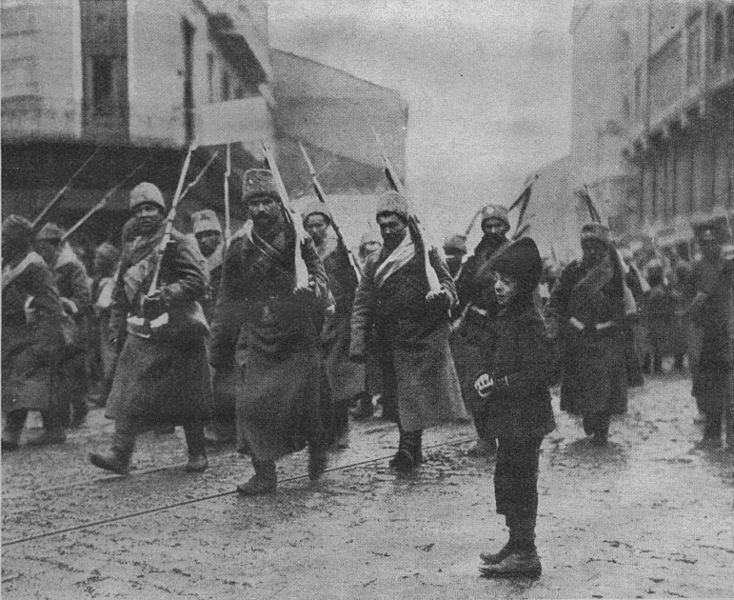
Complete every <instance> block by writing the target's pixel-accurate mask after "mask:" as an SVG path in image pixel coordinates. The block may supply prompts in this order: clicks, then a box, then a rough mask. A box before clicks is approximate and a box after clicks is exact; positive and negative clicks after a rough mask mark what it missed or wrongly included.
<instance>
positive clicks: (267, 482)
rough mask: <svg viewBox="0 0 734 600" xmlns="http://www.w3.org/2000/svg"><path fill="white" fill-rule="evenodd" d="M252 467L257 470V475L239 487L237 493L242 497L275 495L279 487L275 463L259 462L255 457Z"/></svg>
mask: <svg viewBox="0 0 734 600" xmlns="http://www.w3.org/2000/svg"><path fill="white" fill-rule="evenodd" d="M252 467H253V468H254V469H255V474H254V475H253V476H252V477H250V479H249V480H248V481H247V482H245V483H241V484H240V485H238V486H237V493H238V494H241V495H242V496H260V495H263V494H271V493H273V492H274V491H275V488H276V487H277V486H278V476H277V474H276V472H275V461H274V460H257V459H256V458H254V457H253V458H252Z"/></svg>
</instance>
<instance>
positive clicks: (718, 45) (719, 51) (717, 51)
mask: <svg viewBox="0 0 734 600" xmlns="http://www.w3.org/2000/svg"><path fill="white" fill-rule="evenodd" d="M713 36H714V47H713V52H712V53H711V58H712V60H713V62H714V63H717V62H719V61H721V59H722V58H724V15H722V14H721V13H719V12H717V13H716V15H715V16H714V24H713Z"/></svg>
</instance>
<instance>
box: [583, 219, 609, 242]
mask: <svg viewBox="0 0 734 600" xmlns="http://www.w3.org/2000/svg"><path fill="white" fill-rule="evenodd" d="M584 240H598V241H600V242H605V243H606V242H609V241H610V236H609V227H607V226H606V225H604V224H602V223H586V225H584V226H583V227H581V241H584Z"/></svg>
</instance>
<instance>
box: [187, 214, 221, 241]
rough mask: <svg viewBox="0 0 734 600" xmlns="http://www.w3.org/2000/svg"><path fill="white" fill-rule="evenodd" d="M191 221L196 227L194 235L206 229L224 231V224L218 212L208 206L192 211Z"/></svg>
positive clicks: (194, 227)
mask: <svg viewBox="0 0 734 600" xmlns="http://www.w3.org/2000/svg"><path fill="white" fill-rule="evenodd" d="M191 223H192V227H193V229H194V235H196V234H197V233H202V232H204V231H218V232H219V233H222V224H221V223H220V222H219V217H217V213H215V212H214V211H213V210H210V209H208V208H207V209H204V210H197V211H196V212H195V213H191Z"/></svg>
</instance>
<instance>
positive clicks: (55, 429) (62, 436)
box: [28, 411, 66, 446]
mask: <svg viewBox="0 0 734 600" xmlns="http://www.w3.org/2000/svg"><path fill="white" fill-rule="evenodd" d="M41 417H42V419H43V431H42V432H41V434H40V435H37V436H35V437H32V438H30V439H29V440H28V445H29V446H48V445H51V444H63V443H64V442H65V441H66V432H65V431H64V426H63V425H62V424H61V419H60V418H59V417H58V416H57V415H56V414H55V413H53V412H51V411H49V412H42V413H41Z"/></svg>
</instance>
